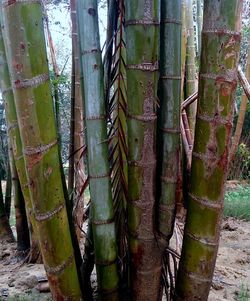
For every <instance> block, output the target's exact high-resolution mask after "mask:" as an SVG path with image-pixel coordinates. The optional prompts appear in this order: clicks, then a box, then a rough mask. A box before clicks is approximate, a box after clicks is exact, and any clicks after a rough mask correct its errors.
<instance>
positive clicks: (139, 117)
mask: <svg viewBox="0 0 250 301" xmlns="http://www.w3.org/2000/svg"><path fill="white" fill-rule="evenodd" d="M127 116H128V118H130V119H135V120H138V121H144V122H150V121H154V120H156V119H157V115H156V114H154V113H151V114H143V115H133V114H130V113H129V112H128V113H127Z"/></svg>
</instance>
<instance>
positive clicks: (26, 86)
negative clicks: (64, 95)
mask: <svg viewBox="0 0 250 301" xmlns="http://www.w3.org/2000/svg"><path fill="white" fill-rule="evenodd" d="M2 11H3V20H4V26H5V33H6V35H5V36H6V40H5V46H6V48H7V49H6V51H7V52H8V66H9V70H10V75H11V80H12V86H13V92H14V98H15V105H16V109H17V116H18V124H19V129H20V133H21V139H22V144H23V153H24V159H25V167H26V172H27V175H28V179H29V188H30V192H31V200H32V205H33V209H34V216H35V220H36V225H37V232H38V237H39V242H40V248H41V253H42V257H43V262H44V265H45V270H46V273H47V276H48V280H49V284H50V288H51V292H52V295H53V298H54V299H55V300H64V299H66V298H70V299H71V300H79V299H80V297H81V291H80V286H79V281H78V275H77V269H76V264H75V257H74V250H73V247H72V240H71V236H70V229H69V223H68V219H67V210H66V206H65V197H64V190H63V183H62V178H61V177H62V175H61V168H60V158H59V149H58V142H57V132H56V127H55V117H54V113H53V102H52V98H51V91H50V83H49V73H48V65H47V56H46V46H45V38H44V31H43V22H42V6H41V3H40V1H34V2H31V3H29V2H23V1H22V2H14V3H9V2H8V3H4V5H3V6H2ZM30 29H32V30H30ZM13 62H14V63H13ZM58 237H60V239H58Z"/></svg>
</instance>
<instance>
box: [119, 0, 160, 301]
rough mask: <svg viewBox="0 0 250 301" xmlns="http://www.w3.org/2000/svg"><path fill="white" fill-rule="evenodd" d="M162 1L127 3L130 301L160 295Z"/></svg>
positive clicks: (150, 300) (141, 0)
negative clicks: (156, 226) (156, 227)
mask: <svg viewBox="0 0 250 301" xmlns="http://www.w3.org/2000/svg"><path fill="white" fill-rule="evenodd" d="M159 4H160V2H159V1H149V0H135V1H128V0H127V1H125V7H126V10H125V11H126V18H125V20H126V22H125V31H126V46H127V48H126V49H127V88H128V93H127V96H128V113H127V124H128V148H129V150H128V198H129V202H128V227H129V249H130V259H131V264H130V279H131V289H132V300H136V301H141V300H143V301H147V300H148V301H156V300H158V298H159V295H160V279H161V268H162V260H161V257H162V256H161V255H162V250H161V243H162V242H161V241H160V240H159V241H157V240H156V238H155V233H154V206H155V173H156V143H155V142H156V102H157V86H158V77H159V68H158V59H159V23H160V20H159V13H160V5H159Z"/></svg>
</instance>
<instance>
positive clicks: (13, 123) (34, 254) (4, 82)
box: [0, 14, 40, 263]
mask: <svg viewBox="0 0 250 301" xmlns="http://www.w3.org/2000/svg"><path fill="white" fill-rule="evenodd" d="M0 15H1V14H0ZM0 21H1V22H0V23H1V29H2V30H0V61H1V68H0V88H1V91H2V95H3V99H4V103H5V112H6V123H7V126H8V135H9V138H10V144H11V148H12V150H13V157H14V161H15V165H16V169H17V173H18V178H19V180H20V184H21V188H22V193H23V197H24V199H25V208H26V214H27V217H28V223H29V232H30V254H29V262H31V263H35V262H37V260H38V259H39V257H40V256H39V255H40V251H39V245H38V237H37V231H36V224H35V219H34V214H33V208H32V203H31V196H30V191H29V183H28V178H27V174H26V170H25V163H24V157H23V150H22V142H21V137H20V131H19V126H18V122H17V114H16V107H15V103H14V95H13V90H12V88H11V80H10V75H9V69H8V66H7V58H6V53H5V47H4V41H3V36H2V34H4V32H5V30H4V24H3V20H2V15H1V20H0Z"/></svg>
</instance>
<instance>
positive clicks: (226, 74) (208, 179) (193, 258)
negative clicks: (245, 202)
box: [175, 0, 242, 301]
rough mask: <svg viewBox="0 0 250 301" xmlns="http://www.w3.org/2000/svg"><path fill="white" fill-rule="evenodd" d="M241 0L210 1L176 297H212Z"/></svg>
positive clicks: (234, 84) (206, 14)
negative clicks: (211, 289)
mask: <svg viewBox="0 0 250 301" xmlns="http://www.w3.org/2000/svg"><path fill="white" fill-rule="evenodd" d="M241 7H242V1H240V0H239V1H238V0H233V1H230V2H228V1H227V0H222V1H216V2H215V1H213V0H207V1H205V6H204V26H203V32H202V45H203V47H202V53H201V68H200V75H199V96H198V111H197V119H196V132H195V142H194V149H193V158H192V169H191V177H190V189H189V200H188V211H187V220H186V226H185V231H184V240H183V247H182V254H181V260H180V264H179V271H178V277H177V284H176V297H175V300H185V301H186V300H207V298H208V294H209V290H210V286H211V283H212V278H213V272H214V266H215V261H216V257H217V251H218V243H219V237H220V223H221V218H222V212H223V198H224V184H225V181H226V178H227V169H228V155H229V146H230V134H231V129H232V117H233V107H234V96H235V90H236V86H237V64H238V57H239V50H240V28H241Z"/></svg>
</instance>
